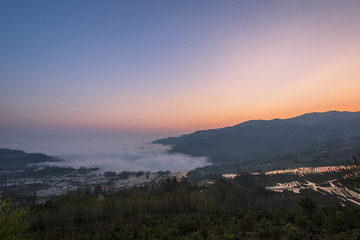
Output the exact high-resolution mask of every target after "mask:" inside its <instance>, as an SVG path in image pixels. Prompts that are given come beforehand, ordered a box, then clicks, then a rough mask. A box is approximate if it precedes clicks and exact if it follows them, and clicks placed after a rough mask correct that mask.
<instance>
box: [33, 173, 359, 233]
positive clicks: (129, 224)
mask: <svg viewBox="0 0 360 240" xmlns="http://www.w3.org/2000/svg"><path fill="white" fill-rule="evenodd" d="M248 180H249V179H248V177H246V176H244V177H238V178H235V179H233V180H226V179H223V178H218V179H217V180H216V181H215V183H213V184H212V185H208V186H207V187H199V186H196V185H191V184H190V183H189V182H187V181H185V180H183V181H180V182H178V181H176V180H175V179H171V178H167V179H166V180H164V181H161V182H159V183H155V182H153V183H152V184H150V185H148V186H145V187H141V188H128V189H121V190H118V191H114V190H112V191H104V190H102V189H101V188H97V189H93V190H91V189H79V190H77V191H75V192H71V193H68V194H66V195H63V196H60V197H58V198H57V199H55V200H52V201H47V202H46V203H44V204H39V205H36V206H34V211H33V214H32V216H31V217H32V218H31V225H30V227H29V229H28V233H29V234H31V235H32V236H33V237H34V239H122V240H125V239H358V237H360V209H359V208H358V207H353V206H341V205H333V204H330V205H326V206H324V205H323V204H320V203H318V202H315V201H314V200H313V199H312V198H309V197H299V195H296V194H291V193H281V194H280V193H273V192H269V191H266V190H264V189H263V187H260V186H259V185H258V184H257V183H256V182H251V183H248ZM243 183H246V185H244V184H243ZM319 204H320V205H319Z"/></svg>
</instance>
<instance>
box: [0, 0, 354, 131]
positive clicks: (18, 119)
mask: <svg viewBox="0 0 360 240" xmlns="http://www.w3.org/2000/svg"><path fill="white" fill-rule="evenodd" d="M359 12H360V1H358V0H355V1H351V0H346V1H344V0H318V1H313V0H303V1H284V0H281V1H280V0H279V1H278V0H266V1H265V0H262V1H258V0H252V1H241V0H239V1H232V0H225V1H211V0H206V1H205V0H204V1H201V0H195V1H190V0H189V1H186V0H185V1H157V0H154V1H148V0H146V1H138V0H133V1H126V0H124V1H109V0H104V1H90V0H89V1H85V0H84V1H80V0H75V1H73V0H72V1H66V0H62V1H60V0H54V1H37V0H34V1H27V0H23V1H21V0H2V1H0V129H98V130H101V129H106V130H128V131H168V132H177V133H186V132H189V131H193V130H198V129H209V128H219V127H225V126H230V125H235V124H237V123H240V122H243V121H246V120H250V119H272V118H288V117H294V116H297V115H301V114H304V113H308V112H323V111H329V110H339V111H360V94H359V92H360V44H359V43H360V14H359Z"/></svg>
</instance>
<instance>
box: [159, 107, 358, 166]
mask: <svg viewBox="0 0 360 240" xmlns="http://www.w3.org/2000/svg"><path fill="white" fill-rule="evenodd" d="M358 137H360V112H337V111H331V112H325V113H309V114H304V115H301V116H298V117H295V118H290V119H274V120H252V121H247V122H244V123H241V124H238V125H235V126H232V127H226V128H222V129H212V130H203V131H197V132H194V133H191V134H188V135H183V136H180V137H178V138H174V137H172V138H167V139H158V140H155V141H154V142H153V143H158V144H167V145H172V150H171V151H172V152H181V153H185V154H189V155H193V156H208V157H210V161H211V162H213V163H224V162H246V161H252V160H254V159H259V158H265V157H269V156H273V155H277V154H283V153H290V152H292V151H293V150H294V149H306V148H307V147H311V146H312V145H314V144H319V143H321V142H325V141H329V140H337V141H342V140H348V139H354V138H358Z"/></svg>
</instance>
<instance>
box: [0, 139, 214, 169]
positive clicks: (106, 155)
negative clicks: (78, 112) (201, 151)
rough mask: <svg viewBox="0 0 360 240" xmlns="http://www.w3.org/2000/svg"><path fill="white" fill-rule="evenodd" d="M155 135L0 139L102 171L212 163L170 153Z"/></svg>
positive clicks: (4, 144) (64, 163)
mask: <svg viewBox="0 0 360 240" xmlns="http://www.w3.org/2000/svg"><path fill="white" fill-rule="evenodd" d="M35 136H36V137H35ZM155 137H156V136H154V138H155ZM154 138H152V136H148V135H147V136H146V137H144V136H142V135H141V134H140V135H139V133H136V135H131V134H129V133H126V134H121V133H120V134H111V135H109V134H79V133H76V134H71V133H69V134H66V135H64V134H63V133H62V134H54V133H52V134H43V135H41V134H37V135H35V134H33V135H26V136H25V135H18V136H12V137H7V138H0V148H3V147H5V148H11V149H17V150H23V151H26V152H40V153H45V154H47V155H50V156H56V157H59V158H60V159H62V160H63V161H61V162H58V163H52V165H57V166H69V167H74V168H79V167H86V168H92V167H98V168H100V170H101V171H115V172H121V171H151V172H155V171H165V170H169V171H171V172H179V171H189V170H191V169H195V168H196V167H203V166H206V165H209V164H210V162H209V161H208V160H207V158H206V157H191V156H187V155H184V154H178V153H176V154H169V153H168V151H169V149H170V148H169V147H168V146H163V145H158V144H150V143H149V142H151V140H153V139H154Z"/></svg>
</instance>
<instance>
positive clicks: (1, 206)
mask: <svg viewBox="0 0 360 240" xmlns="http://www.w3.org/2000/svg"><path fill="white" fill-rule="evenodd" d="M29 215H30V212H29V209H28V208H17V209H15V208H14V207H13V206H12V203H11V201H10V200H9V199H5V200H4V199H2V198H1V195H0V239H1V240H22V239H27V238H26V232H27V230H28V227H29V221H28V217H29Z"/></svg>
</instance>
